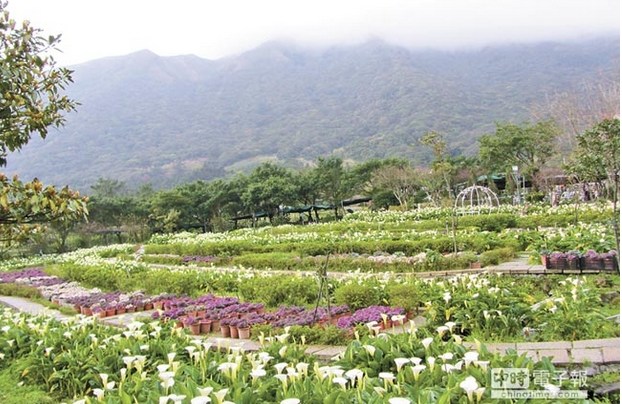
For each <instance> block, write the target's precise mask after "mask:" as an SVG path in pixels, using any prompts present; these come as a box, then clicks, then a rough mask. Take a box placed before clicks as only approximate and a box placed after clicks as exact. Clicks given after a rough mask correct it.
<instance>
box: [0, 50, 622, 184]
mask: <svg viewBox="0 0 622 404" xmlns="http://www.w3.org/2000/svg"><path fill="white" fill-rule="evenodd" d="M618 66H619V40H618V39H617V38H610V39H599V40H593V41H586V42H581V43H567V44H560V43H542V44H533V45H507V46H503V47H491V48H485V49H481V50H472V51H459V52H458V51H456V52H441V51H431V50H430V51H411V50H407V49H404V48H400V47H395V46H391V45H388V44H386V43H383V42H380V41H371V42H368V43H365V44H362V45H358V46H349V47H333V48H329V49H325V50H322V51H319V50H308V49H304V48H300V47H297V46H294V45H291V44H284V43H277V42H272V43H267V44H265V45H263V46H261V47H259V48H257V49H255V50H252V51H249V52H246V53H243V54H241V55H238V56H235V57H229V58H224V59H220V60H216V61H210V60H204V59H200V58H198V57H196V56H191V55H188V56H177V57H160V56H157V55H155V54H153V53H151V52H149V51H141V52H137V53H134V54H130V55H127V56H122V57H114V58H106V59H101V60H96V61H92V62H89V63H85V64H82V65H78V66H74V67H73V69H74V70H75V73H74V84H72V85H71V86H69V88H68V93H69V95H70V96H71V97H73V98H75V99H76V100H77V101H79V102H80V103H81V105H80V106H79V108H78V111H77V112H76V113H73V114H71V115H70V116H69V117H68V123H67V125H66V127H64V128H63V129H62V130H61V133H59V134H51V135H50V136H49V137H48V139H47V140H45V141H41V140H40V139H33V141H32V142H31V144H29V145H28V146H27V147H26V148H25V149H24V150H23V151H22V152H21V153H19V154H14V155H11V156H10V157H9V167H8V168H9V170H8V171H9V172H11V173H12V172H18V173H20V175H22V176H23V177H25V178H28V177H33V176H37V177H39V178H41V179H43V180H45V181H47V182H53V183H57V184H71V185H72V186H74V187H77V188H82V189H88V187H89V186H90V185H91V184H93V183H94V182H95V181H96V180H97V179H98V178H100V177H106V178H117V179H119V180H122V181H125V182H127V183H128V184H130V185H136V184H140V183H152V184H154V185H155V186H156V187H162V186H170V185H173V184H176V183H180V182H184V181H188V180H192V179H197V178H203V179H211V178H215V177H219V176H222V175H225V174H227V173H228V172H231V171H235V170H238V169H242V170H243V169H246V168H248V167H253V166H255V165H257V164H258V163H259V162H261V161H265V160H272V161H277V162H278V163H280V164H285V165H288V166H293V167H296V166H298V167H299V166H301V165H304V164H306V163H308V162H310V161H314V160H315V159H316V157H317V156H322V155H324V156H325V155H329V154H331V153H333V154H337V155H339V156H341V157H343V158H344V159H346V160H348V159H352V160H355V161H363V160H367V159H370V158H375V157H377V158H385V157H406V158H408V159H409V160H411V161H413V162H414V163H428V162H429V161H430V160H431V156H430V155H429V154H430V152H429V149H427V148H424V147H421V146H420V145H419V143H418V142H417V139H418V138H420V137H421V136H422V135H423V134H424V133H425V132H427V131H430V130H435V131H437V132H440V133H443V134H444V135H445V136H446V139H447V140H448V144H449V147H450V150H451V152H452V153H453V154H462V153H466V154H472V153H474V152H475V151H476V147H477V142H476V139H477V138H479V137H480V136H481V135H483V134H485V133H487V132H492V131H494V124H495V122H500V121H511V122H522V121H525V120H528V119H529V118H530V114H529V109H530V108H531V107H533V105H534V104H541V103H544V102H545V101H546V99H547V97H550V96H553V95H555V94H558V93H560V92H567V91H572V90H573V89H575V88H578V87H581V85H583V84H584V83H586V82H590V81H593V80H595V79H597V78H599V77H602V76H606V77H612V76H613V77H617V76H616V75H617V74H618Z"/></svg>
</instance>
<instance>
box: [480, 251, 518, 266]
mask: <svg viewBox="0 0 622 404" xmlns="http://www.w3.org/2000/svg"><path fill="white" fill-rule="evenodd" d="M514 255H515V252H514V249H512V248H508V247H505V248H497V249H495V250H490V251H486V252H483V253H482V254H481V255H480V256H479V262H480V263H481V264H482V267H485V266H488V265H498V264H499V263H500V262H505V261H509V260H511V259H512V258H514Z"/></svg>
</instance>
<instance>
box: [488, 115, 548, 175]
mask: <svg viewBox="0 0 622 404" xmlns="http://www.w3.org/2000/svg"><path fill="white" fill-rule="evenodd" d="M558 134H559V129H558V128H557V126H556V125H555V123H554V122H553V121H542V122H537V123H535V124H533V125H530V124H523V125H515V124H512V123H497V129H496V131H495V133H494V134H488V135H484V136H482V137H481V138H480V139H479V144H480V148H479V158H480V162H481V164H482V165H483V166H484V167H485V168H486V169H487V170H488V171H489V173H506V174H509V173H510V170H511V168H512V166H517V167H518V168H519V170H520V172H521V173H522V174H523V175H524V176H527V177H529V178H533V176H535V175H536V174H537V173H538V171H539V170H540V169H541V168H542V167H543V166H544V165H545V164H546V163H547V161H548V159H549V158H550V157H551V156H552V155H553V153H554V141H555V138H556V137H557V135H558ZM507 178H509V175H508V176H507Z"/></svg>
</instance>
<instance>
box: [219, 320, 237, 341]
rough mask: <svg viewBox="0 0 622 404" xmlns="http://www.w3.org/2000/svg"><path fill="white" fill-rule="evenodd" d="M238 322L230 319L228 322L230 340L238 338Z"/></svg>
mask: <svg viewBox="0 0 622 404" xmlns="http://www.w3.org/2000/svg"><path fill="white" fill-rule="evenodd" d="M238 321H239V320H238V319H231V321H230V322H229V335H230V337H231V338H239V334H238ZM221 324H222V322H221Z"/></svg>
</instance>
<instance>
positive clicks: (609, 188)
mask: <svg viewBox="0 0 622 404" xmlns="http://www.w3.org/2000/svg"><path fill="white" fill-rule="evenodd" d="M566 171H567V173H568V174H570V175H572V176H573V177H574V178H576V179H577V181H579V182H583V183H587V182H592V183H604V184H603V185H604V187H603V188H604V189H605V190H606V193H607V197H608V198H609V199H611V200H612V201H613V208H614V209H613V210H614V215H615V217H614V219H613V224H614V226H615V234H616V243H617V245H618V251H619V250H620V240H619V234H620V232H619V228H618V227H619V221H618V219H619V218H618V212H617V207H618V201H619V199H620V119H619V118H615V119H605V120H603V121H601V122H600V123H598V124H596V125H594V126H593V127H592V128H591V129H588V130H586V131H585V132H583V133H582V134H580V135H579V136H577V147H576V149H575V150H574V152H573V154H572V155H571V159H570V163H569V164H568V165H567V167H566Z"/></svg>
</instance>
